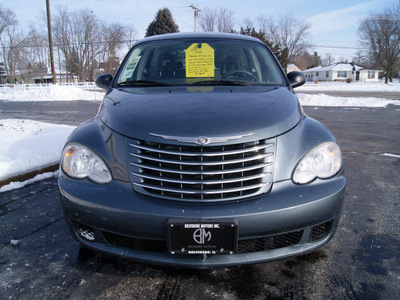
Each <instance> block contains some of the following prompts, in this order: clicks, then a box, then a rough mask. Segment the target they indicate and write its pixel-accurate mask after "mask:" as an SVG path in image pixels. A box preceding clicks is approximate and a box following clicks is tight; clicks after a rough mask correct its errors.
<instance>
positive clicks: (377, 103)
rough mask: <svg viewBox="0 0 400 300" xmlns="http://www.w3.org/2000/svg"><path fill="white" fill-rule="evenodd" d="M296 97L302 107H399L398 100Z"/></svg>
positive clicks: (319, 96) (323, 96)
mask: <svg viewBox="0 0 400 300" xmlns="http://www.w3.org/2000/svg"><path fill="white" fill-rule="evenodd" d="M297 97H298V99H299V101H300V103H301V105H303V106H333V107H349V106H352V107H386V106H388V105H389V104H393V105H400V100H389V99H383V98H361V97H359V98H355V97H333V96H328V95H324V94H316V95H310V94H297ZM399 99H400V93H399Z"/></svg>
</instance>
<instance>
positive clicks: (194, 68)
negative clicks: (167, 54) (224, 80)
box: [185, 43, 215, 77]
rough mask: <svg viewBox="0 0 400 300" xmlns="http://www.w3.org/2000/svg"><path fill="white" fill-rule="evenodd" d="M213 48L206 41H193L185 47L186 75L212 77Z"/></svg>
mask: <svg viewBox="0 0 400 300" xmlns="http://www.w3.org/2000/svg"><path fill="white" fill-rule="evenodd" d="M214 61H215V60H214V49H213V48H211V47H210V45H208V44H206V43H194V44H192V45H191V46H190V47H189V48H187V49H186V54H185V62H186V77H214Z"/></svg>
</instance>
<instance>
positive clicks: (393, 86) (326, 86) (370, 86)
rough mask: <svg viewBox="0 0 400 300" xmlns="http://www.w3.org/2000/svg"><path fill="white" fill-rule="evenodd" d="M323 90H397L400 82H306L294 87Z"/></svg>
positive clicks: (304, 89) (309, 90) (316, 90)
mask: <svg viewBox="0 0 400 300" xmlns="http://www.w3.org/2000/svg"><path fill="white" fill-rule="evenodd" d="M305 91H307V92H324V91H342V92H399V93H400V83H399V82H398V81H397V82H393V83H389V84H384V83H383V82H352V83H346V82H339V81H335V82H329V81H324V82H319V83H312V82H307V83H306V84H304V85H303V86H300V87H298V88H296V92H297V93H301V92H305Z"/></svg>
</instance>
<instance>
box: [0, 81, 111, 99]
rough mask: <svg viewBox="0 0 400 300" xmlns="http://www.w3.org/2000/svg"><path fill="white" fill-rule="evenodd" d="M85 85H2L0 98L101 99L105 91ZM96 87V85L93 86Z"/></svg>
mask: <svg viewBox="0 0 400 300" xmlns="http://www.w3.org/2000/svg"><path fill="white" fill-rule="evenodd" d="M83 87H86V88H89V86H62V85H46V86H41V85H22V84H20V85H18V84H17V85H13V86H11V87H9V86H3V87H0V100H7V101H21V102H22V101H28V102H31V101H78V100H87V101H100V100H102V99H103V97H104V92H99V91H87V90H85V89H84V88H83ZM92 88H93V89H96V87H95V86H93V87H92Z"/></svg>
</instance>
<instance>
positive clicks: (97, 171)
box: [61, 143, 112, 184]
mask: <svg viewBox="0 0 400 300" xmlns="http://www.w3.org/2000/svg"><path fill="white" fill-rule="evenodd" d="M61 168H62V169H63V171H64V172H65V173H66V174H67V175H68V176H71V177H73V178H76V179H84V178H89V179H90V180H92V181H94V182H96V183H102V184H105V183H108V182H110V181H111V179H112V177H111V173H110V170H109V169H108V167H107V165H106V163H105V162H104V161H103V160H102V159H101V158H100V156H98V155H97V154H96V153H94V152H93V151H92V150H90V149H89V148H87V147H85V146H83V145H80V144H76V143H71V144H68V145H67V146H66V147H65V148H64V151H63V153H62V158H61Z"/></svg>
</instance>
